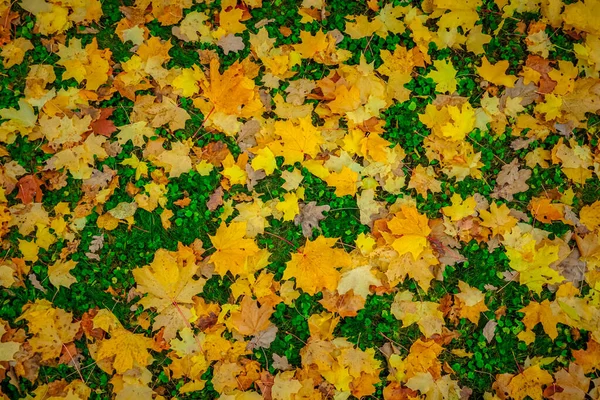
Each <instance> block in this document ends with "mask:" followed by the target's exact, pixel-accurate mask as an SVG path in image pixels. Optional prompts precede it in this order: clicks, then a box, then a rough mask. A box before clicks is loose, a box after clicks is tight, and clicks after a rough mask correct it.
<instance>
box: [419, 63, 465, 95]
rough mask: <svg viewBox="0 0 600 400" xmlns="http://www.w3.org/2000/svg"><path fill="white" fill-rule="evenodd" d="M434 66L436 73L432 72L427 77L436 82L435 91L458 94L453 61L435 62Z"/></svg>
mask: <svg viewBox="0 0 600 400" xmlns="http://www.w3.org/2000/svg"><path fill="white" fill-rule="evenodd" d="M433 66H434V68H435V70H434V71H431V72H430V73H429V74H427V75H426V78H431V79H433V81H434V82H435V91H436V92H440V93H446V92H450V93H451V94H452V93H454V92H456V86H457V84H458V82H457V81H456V72H457V71H456V69H454V66H453V65H452V62H451V61H447V60H434V61H433Z"/></svg>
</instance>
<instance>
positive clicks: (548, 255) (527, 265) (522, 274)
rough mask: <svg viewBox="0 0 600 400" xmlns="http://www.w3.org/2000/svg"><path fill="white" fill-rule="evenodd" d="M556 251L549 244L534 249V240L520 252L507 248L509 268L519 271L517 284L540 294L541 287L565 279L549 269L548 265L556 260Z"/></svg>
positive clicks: (557, 248)
mask: <svg viewBox="0 0 600 400" xmlns="http://www.w3.org/2000/svg"><path fill="white" fill-rule="evenodd" d="M558 250H559V247H558V246H555V245H549V244H544V245H543V246H542V247H541V248H539V249H536V242H535V240H530V241H529V242H528V243H527V244H526V245H524V246H523V248H522V249H520V251H519V250H518V249H515V248H512V247H507V248H506V255H507V256H508V258H509V260H510V267H511V268H512V269H514V270H515V271H519V282H520V283H521V284H522V285H527V287H528V288H529V289H531V290H533V291H535V292H536V293H537V294H540V293H541V292H542V287H543V285H545V284H552V283H560V282H562V281H563V280H564V279H565V278H564V276H562V275H561V274H560V273H559V272H558V271H556V270H554V269H552V268H550V264H552V263H553V262H554V261H556V260H558Z"/></svg>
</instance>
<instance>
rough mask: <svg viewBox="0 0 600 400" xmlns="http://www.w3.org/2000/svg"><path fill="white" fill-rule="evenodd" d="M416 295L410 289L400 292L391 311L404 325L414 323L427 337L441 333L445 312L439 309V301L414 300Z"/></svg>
mask: <svg viewBox="0 0 600 400" xmlns="http://www.w3.org/2000/svg"><path fill="white" fill-rule="evenodd" d="M413 299H414V296H413V294H412V293H410V292H409V291H404V292H399V293H398V294H396V297H395V298H394V303H392V308H391V312H392V314H393V315H394V316H395V317H396V318H397V319H399V320H401V321H402V325H403V326H404V327H408V326H410V325H412V324H414V323H416V324H417V325H418V326H419V330H420V331H421V333H422V334H423V335H425V337H426V338H430V337H431V336H433V335H436V334H441V333H442V327H443V326H444V325H445V322H444V314H443V313H442V312H441V311H440V310H439V307H440V305H439V304H438V303H434V302H429V301H423V302H420V301H413Z"/></svg>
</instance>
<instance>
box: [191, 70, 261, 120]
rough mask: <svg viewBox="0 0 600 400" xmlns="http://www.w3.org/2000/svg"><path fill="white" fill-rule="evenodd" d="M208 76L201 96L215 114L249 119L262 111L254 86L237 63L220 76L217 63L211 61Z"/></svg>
mask: <svg viewBox="0 0 600 400" xmlns="http://www.w3.org/2000/svg"><path fill="white" fill-rule="evenodd" d="M209 76H210V83H209V84H208V85H204V84H203V95H204V96H206V97H207V98H208V99H209V101H210V102H211V104H212V105H213V108H214V112H215V113H223V114H227V115H237V116H240V117H250V116H252V115H254V114H256V113H259V112H260V111H261V110H262V108H263V105H262V103H261V101H260V98H259V96H258V90H257V88H256V85H255V84H254V81H253V80H252V79H250V78H248V77H247V76H245V74H244V70H243V67H242V64H240V63H239V62H235V63H234V64H233V65H231V66H230V67H229V68H228V69H226V70H225V71H224V72H223V74H222V75H221V74H220V73H219V61H218V60H216V59H213V60H211V62H210V75H209ZM213 115H214V114H213Z"/></svg>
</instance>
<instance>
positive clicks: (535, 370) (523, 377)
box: [508, 365, 554, 400]
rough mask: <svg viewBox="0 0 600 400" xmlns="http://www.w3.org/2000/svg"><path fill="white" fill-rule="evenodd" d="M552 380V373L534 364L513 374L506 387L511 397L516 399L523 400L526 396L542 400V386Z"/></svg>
mask: <svg viewBox="0 0 600 400" xmlns="http://www.w3.org/2000/svg"><path fill="white" fill-rule="evenodd" d="M553 382H554V379H552V375H550V374H549V373H548V372H547V371H544V370H543V369H541V368H540V367H539V365H534V366H531V367H529V368H526V369H525V370H524V371H523V372H521V373H520V374H518V375H515V376H514V377H513V378H512V379H511V380H510V383H509V384H508V389H509V390H510V395H511V397H513V398H514V399H517V400H523V399H525V398H526V397H527V396H529V397H531V398H532V399H534V400H542V398H543V397H542V386H543V385H550V384H551V383H553Z"/></svg>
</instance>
